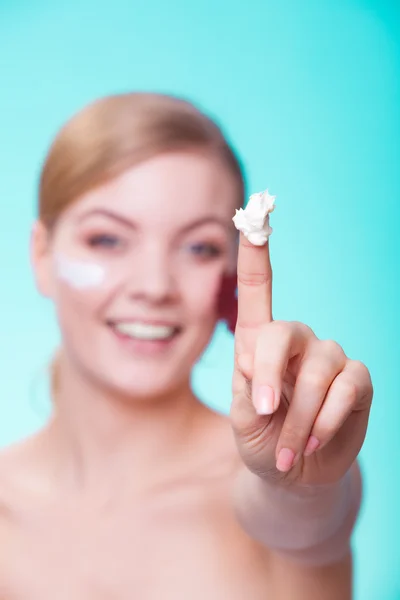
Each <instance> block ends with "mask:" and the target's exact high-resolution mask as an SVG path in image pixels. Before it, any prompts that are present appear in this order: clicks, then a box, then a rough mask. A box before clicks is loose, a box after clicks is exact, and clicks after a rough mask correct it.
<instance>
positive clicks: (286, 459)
mask: <svg viewBox="0 0 400 600" xmlns="http://www.w3.org/2000/svg"><path fill="white" fill-rule="evenodd" d="M294 457H295V453H294V452H293V450H290V449H289V448H282V450H280V452H279V454H278V460H277V461H276V468H277V469H278V471H282V472H283V473H286V472H287V471H290V469H291V468H292V466H293V463H294Z"/></svg>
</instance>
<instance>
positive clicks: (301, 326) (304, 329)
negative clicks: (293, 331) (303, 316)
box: [292, 321, 315, 338]
mask: <svg viewBox="0 0 400 600" xmlns="http://www.w3.org/2000/svg"><path fill="white" fill-rule="evenodd" d="M292 325H293V326H294V327H296V328H297V329H299V330H300V331H301V332H302V333H303V334H304V335H305V336H306V337H307V338H315V333H314V331H313V330H312V329H311V327H310V326H309V325H306V324H305V323H302V322H301V321H292Z"/></svg>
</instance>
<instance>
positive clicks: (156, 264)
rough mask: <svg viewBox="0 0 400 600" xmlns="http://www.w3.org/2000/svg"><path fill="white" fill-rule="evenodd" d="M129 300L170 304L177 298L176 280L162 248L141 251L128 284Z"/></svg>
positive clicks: (169, 261)
mask: <svg viewBox="0 0 400 600" xmlns="http://www.w3.org/2000/svg"><path fill="white" fill-rule="evenodd" d="M129 294H130V296H131V298H134V299H137V300H138V299H140V300H146V301H148V302H152V303H157V304H161V303H166V302H171V301H172V300H173V299H174V298H176V296H177V285H176V278H175V275H174V272H173V265H172V264H171V260H170V259H169V257H168V253H167V252H166V251H165V249H162V248H152V249H149V250H146V251H145V250H143V251H142V252H140V254H139V256H137V268H135V274H134V276H133V277H131V280H130V283H129Z"/></svg>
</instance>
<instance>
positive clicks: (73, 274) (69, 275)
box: [55, 255, 106, 290]
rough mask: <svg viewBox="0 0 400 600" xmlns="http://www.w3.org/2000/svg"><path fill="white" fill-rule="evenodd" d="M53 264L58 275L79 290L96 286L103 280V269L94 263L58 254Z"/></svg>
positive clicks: (104, 274)
mask: <svg viewBox="0 0 400 600" xmlns="http://www.w3.org/2000/svg"><path fill="white" fill-rule="evenodd" d="M55 264H56V272H57V275H58V277H59V278H60V279H63V280H64V281H65V282H66V283H68V284H69V285H70V286H71V287H74V288H76V289H79V290H82V289H86V288H93V287H98V286H99V285H101V284H102V283H103V282H104V280H105V276H106V273H105V269H104V268H103V267H102V266H100V265H98V264H96V263H92V262H84V261H82V260H77V259H71V258H68V257H67V256H63V255H58V256H57V257H56V263H55Z"/></svg>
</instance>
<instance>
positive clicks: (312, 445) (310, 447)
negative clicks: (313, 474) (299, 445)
mask: <svg viewBox="0 0 400 600" xmlns="http://www.w3.org/2000/svg"><path fill="white" fill-rule="evenodd" d="M319 444H320V442H319V440H318V439H317V438H316V437H315V435H310V437H309V438H308V442H307V445H306V447H305V448H304V452H303V454H304V456H310V455H311V454H312V453H313V452H315V450H317V448H318V446H319Z"/></svg>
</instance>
